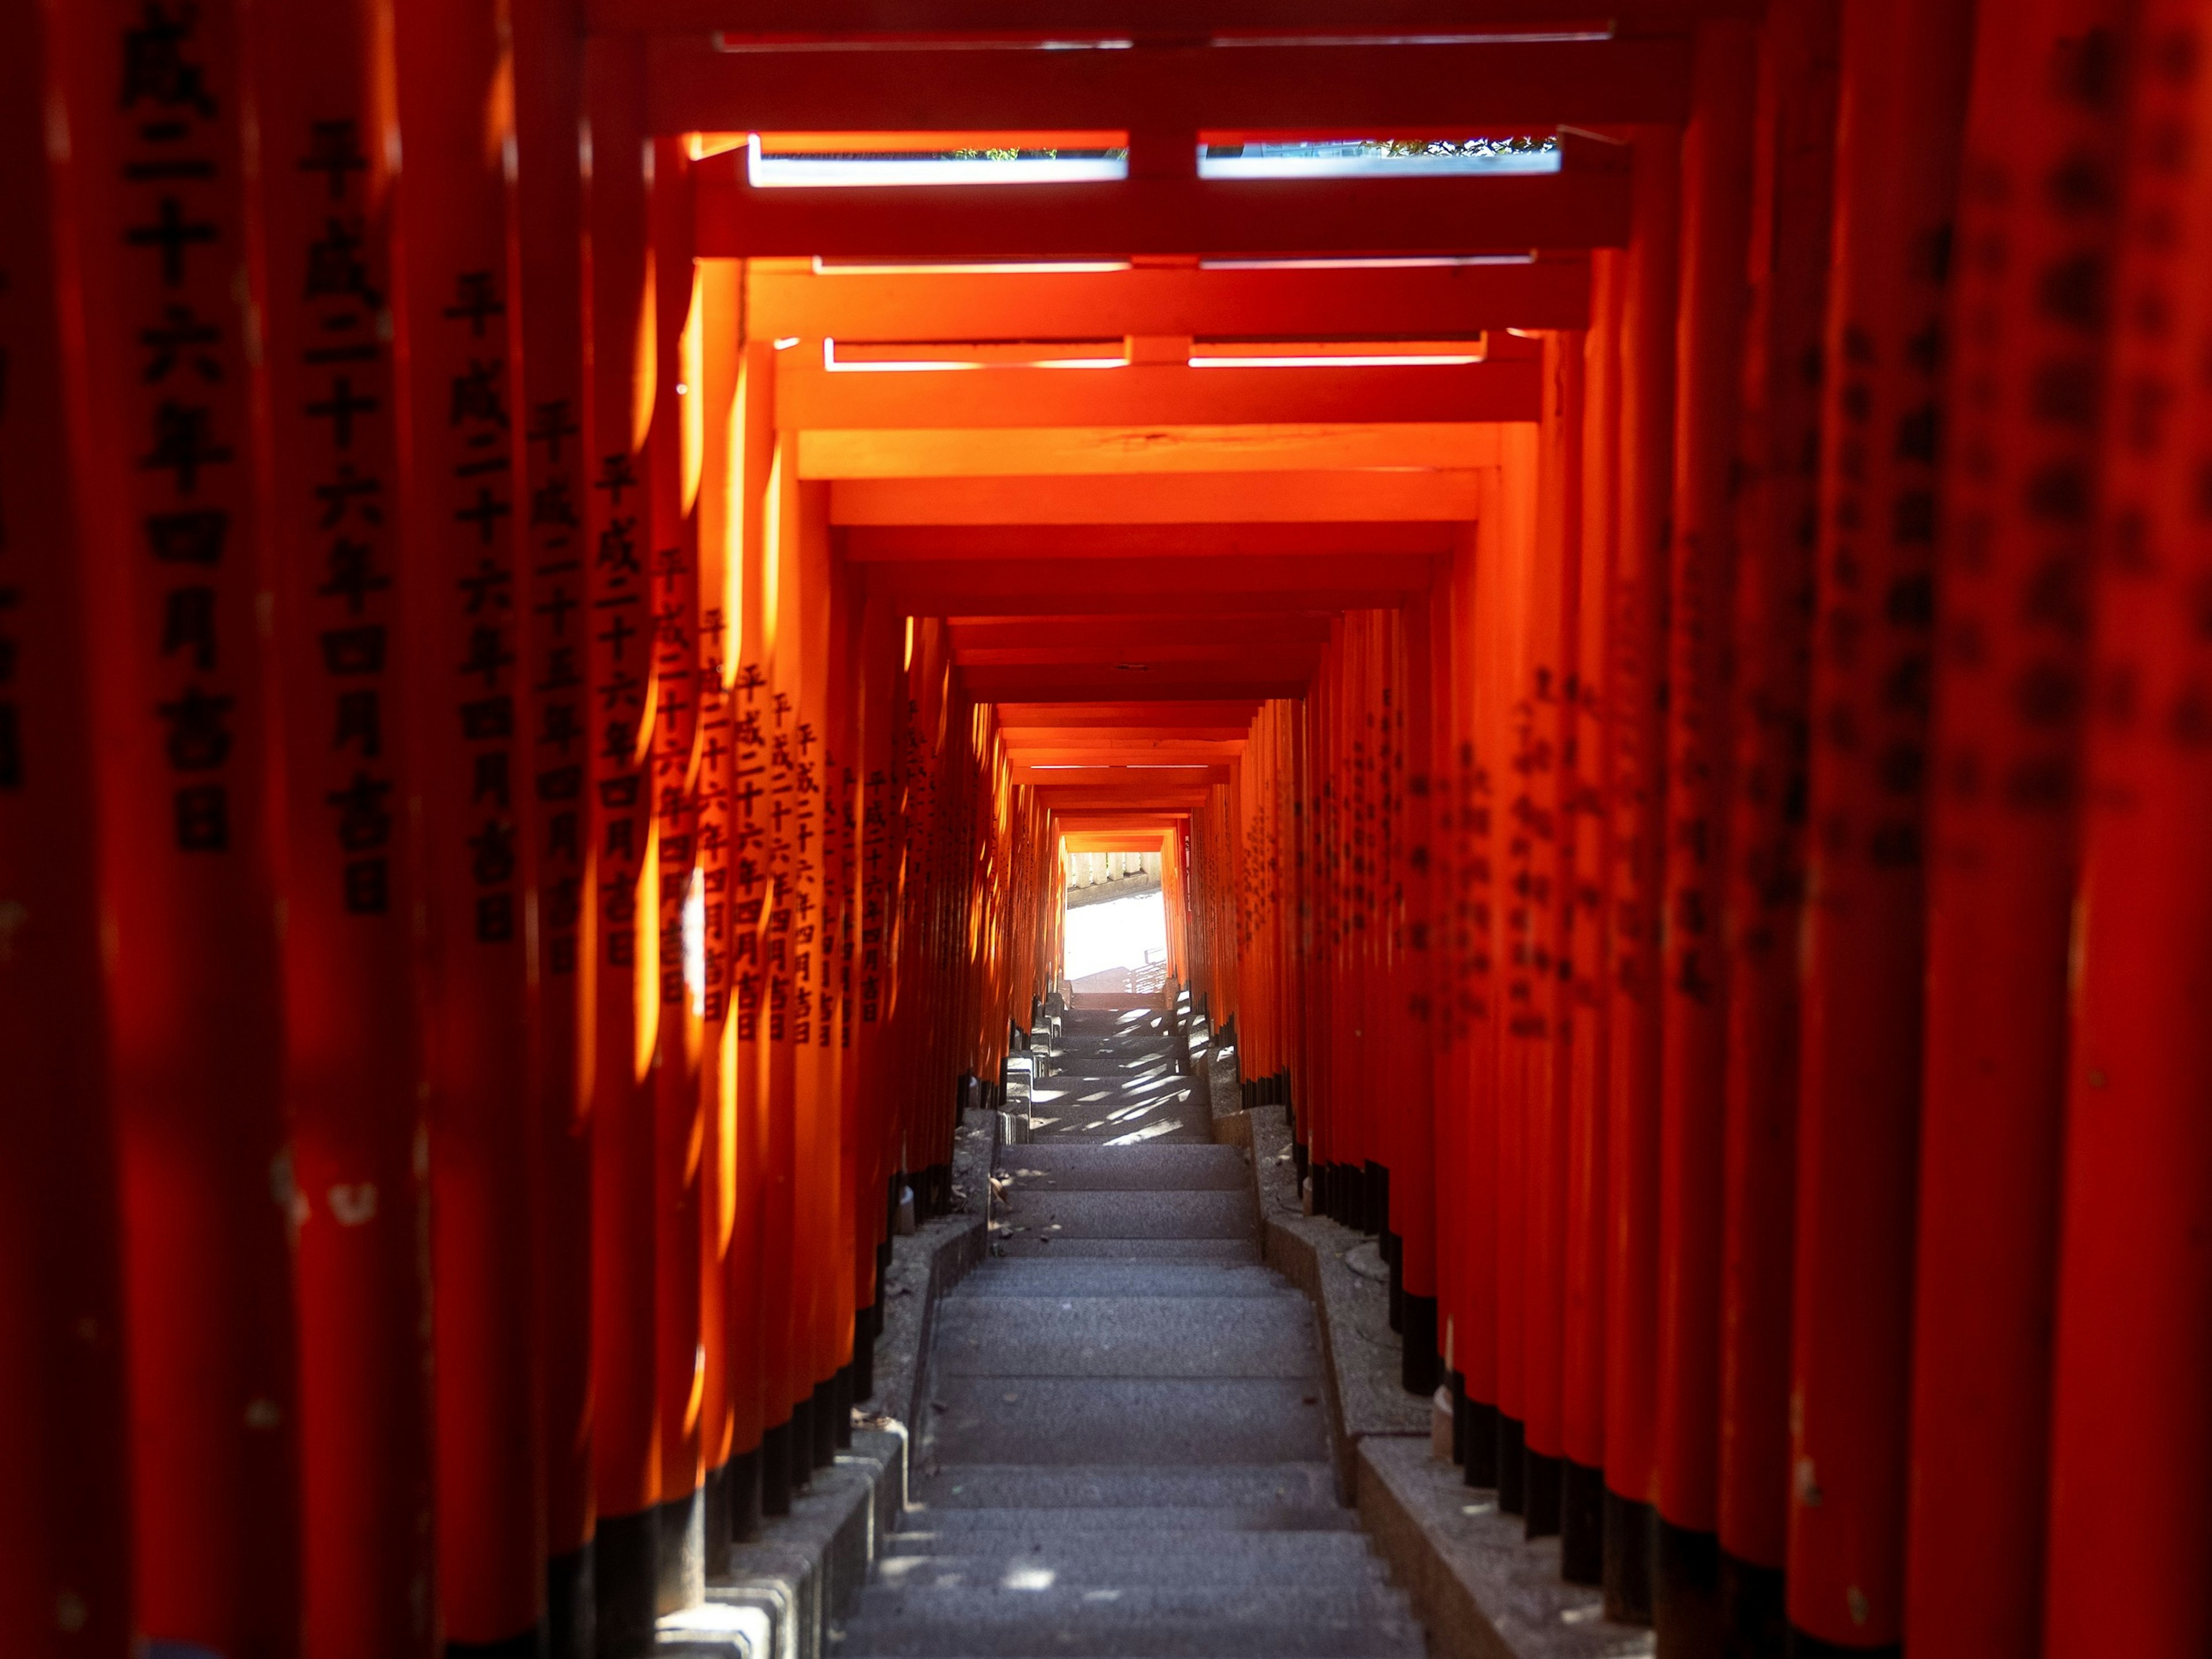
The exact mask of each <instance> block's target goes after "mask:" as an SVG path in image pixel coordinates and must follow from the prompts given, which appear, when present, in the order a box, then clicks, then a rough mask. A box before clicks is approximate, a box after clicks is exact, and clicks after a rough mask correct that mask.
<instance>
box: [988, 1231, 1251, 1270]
mask: <svg viewBox="0 0 2212 1659" xmlns="http://www.w3.org/2000/svg"><path fill="white" fill-rule="evenodd" d="M993 1238H994V1243H995V1244H996V1247H997V1249H998V1251H999V1254H1000V1255H1001V1256H1004V1257H1016V1258H1024V1259H1027V1258H1033V1257H1038V1256H1046V1255H1053V1256H1059V1257H1061V1258H1067V1257H1077V1258H1089V1259H1092V1260H1101V1261H1219V1262H1225V1263H1230V1264H1242V1265H1243V1266H1247V1267H1249V1266H1254V1265H1256V1264H1257V1263H1258V1261H1259V1260H1260V1247H1259V1245H1258V1244H1257V1243H1255V1242H1253V1241H1251V1240H1249V1239H1236V1238H1065V1237H1063V1236H1062V1235H1061V1234H1059V1233H1038V1232H1035V1231H1022V1232H1018V1233H1000V1234H994V1235H993ZM1055 1240H1060V1242H1059V1243H1054V1241H1055Z"/></svg>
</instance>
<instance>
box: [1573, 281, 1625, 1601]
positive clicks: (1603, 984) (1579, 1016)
mask: <svg viewBox="0 0 2212 1659" xmlns="http://www.w3.org/2000/svg"><path fill="white" fill-rule="evenodd" d="M1590 274H1591V295H1590V326H1589V332H1588V333H1587V334H1586V335H1585V336H1584V337H1583V428H1582V433H1581V441H1582V451H1583V459H1582V489H1583V502H1582V526H1581V527H1582V547H1581V551H1580V557H1579V561H1578V568H1577V571H1576V578H1577V595H1576V600H1575V606H1574V617H1575V636H1574V652H1573V656H1574V674H1573V676H1572V678H1571V680H1570V681H1569V682H1568V684H1567V687H1566V690H1565V703H1566V707H1565V711H1564V712H1565V732H1564V734H1563V748H1562V754H1561V764H1562V767H1563V769H1564V772H1565V776H1564V778H1563V780H1562V792H1561V811H1562V814H1563V822H1564V826H1565V833H1566V834H1567V836H1568V837H1569V844H1568V846H1567V848H1565V854H1564V858H1563V862H1562V866H1561V878H1562V880H1563V882H1565V891H1564V892H1563V894H1562V895H1561V898H1562V904H1563V908H1564V910H1565V952H1566V969H1567V971H1566V975H1565V979H1564V981H1563V982H1564V984H1565V989H1566V1006H1565V1010H1564V1013H1563V1018H1565V1019H1566V1020H1567V1022H1568V1024H1569V1027H1570V1035H1569V1037H1568V1048H1569V1076H1568V1080H1567V1103H1566V1113H1567V1146H1566V1188H1565V1264H1564V1268H1563V1291H1562V1294H1563V1296H1564V1297H1565V1308H1564V1310H1563V1330H1562V1334H1561V1374H1562V1392H1561V1400H1560V1447H1561V1456H1562V1458H1563V1460H1564V1462H1563V1465H1562V1468H1561V1470H1560V1492H1559V1557H1560V1566H1559V1570H1560V1573H1561V1576H1563V1577H1565V1578H1566V1579H1567V1581H1568V1582H1569V1583H1583V1584H1595V1583H1601V1582H1603V1578H1604V1571H1605V1553H1604V1552H1605V1376H1606V1370H1605V1318H1606V1303H1605V1270H1606V1228H1607V1224H1608V1220H1609V1217H1608V1215H1607V1207H1606V1206H1607V1193H1606V1168H1607V1158H1606V1127H1607V1123H1606V1115H1607V1113H1606V1107H1607V1101H1606V1087H1607V1075H1608V1055H1609V1052H1610V1048H1609V1041H1610V1032H1609V1027H1608V1021H1607V1014H1608V1012H1610V1006H1609V1005H1610V1001H1611V999H1610V996H1609V992H1610V988H1611V985H1612V968H1613V957H1612V949H1611V939H1610V933H1609V930H1608V929H1607V904H1606V882H1607V875H1608V873H1609V872H1610V870H1611V868H1612V861H1613V812H1612V797H1611V788H1610V785H1611V778H1612V765H1611V760H1612V752H1613V744H1612V733H1611V729H1610V727H1609V726H1608V724H1607V719H1608V714H1609V712H1610V710H1609V704H1608V693H1609V688H1610V685H1611V641H1612V633H1613V571H1614V563H1615V547H1616V544H1617V541H1618V538H1619V534H1620V511H1619V507H1620V455H1619V445H1620V303H1621V256H1620V253H1619V252H1616V251H1614V250H1612V249H1600V250H1598V251H1597V252H1595V253H1594V254H1593V255H1592V256H1591V273H1590Z"/></svg>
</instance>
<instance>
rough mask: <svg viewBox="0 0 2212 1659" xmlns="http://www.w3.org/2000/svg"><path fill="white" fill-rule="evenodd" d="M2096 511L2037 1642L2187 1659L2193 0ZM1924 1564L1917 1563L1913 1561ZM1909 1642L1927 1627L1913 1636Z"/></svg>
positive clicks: (2203, 1467)
mask: <svg viewBox="0 0 2212 1659" xmlns="http://www.w3.org/2000/svg"><path fill="white" fill-rule="evenodd" d="M2137 27H2138V30H2139V39H2140V41H2141V57H2140V58H2139V59H2138V64H2139V68H2138V69H2137V70H2136V74H2135V75H2134V76H2133V77H2132V79H2133V81H2134V103H2135V114H2134V118H2133V125H2134V137H2133V138H2132V139H2131V142H2130V179H2129V189H2128V192H2127V201H2126V219H2125V222H2124V227H2123V230H2122V234H2121V237H2120V239H2119V241H2118V247H2119V258H2118V283H2117V284H2116V289H2117V293H2116V304H2115V306H2114V318H2115V322H2116V325H2117V326H2116V332H2115V339H2114V369H2115V374H2114V378H2113V380H2112V391H2113V397H2114V401H2113V405H2112V431H2111V435H2110V441H2109V443H2108V445H2107V446H2106V459H2105V484H2106V510H2105V512H2104V514H2103V519H2102V526H2101V530H2100V538H2099V544H2098V547H2097V558H2096V561H2095V563H2094V565H2093V578H2092V586H2091V590H2090V603H2091V605H2092V606H2093V611H2094V615H2095V622H2094V631H2093V645H2092V651H2091V659H2090V673H2089V696H2088V702H2087V707H2088V710H2089V715H2088V721H2087V755H2086V775H2085V782H2086V793H2085V802H2086V811H2085V812H2084V815H2083V822H2082V853H2081V857H2082V871H2081V884H2080V888H2079V897H2078V900H2077V906H2078V908H2077V909H2076V911H2075V915H2076V916H2077V918H2078V921H2077V922H2076V924H2075V927H2076V931H2075V941H2074V957H2073V961H2074V970H2073V972H2074V983H2073V997H2074V1006H2073V1015H2074V1018H2073V1024H2072V1030H2071V1033H2070V1037H2071V1052H2070V1054H2069V1063H2068V1067H2067V1077H2066V1091H2067V1093H2066V1115H2065V1141H2064V1163H2063V1170H2064V1173H2063V1200H2062V1203H2061V1207H2060V1212H2059V1218H2058V1229H2057V1237H2058V1240H2059V1255H2058V1297H2057V1331H2056V1337H2055V1342H2054V1347H2055V1362H2056V1363H2055V1366H2054V1374H2053V1378H2052V1384H2051V1419H2052V1424H2051V1442H2050V1445H2051V1485H2050V1527H2049V1531H2048V1534H2047V1537H2046V1541H2045V1549H2044V1555H2043V1559H2044V1562H2045V1567H2044V1572H2045V1583H2044V1630H2043V1648H2042V1650H2043V1652H2045V1654H2047V1655H2049V1656H2051V1659H2081V1656H2086V1655H2088V1654H2092V1653H2125V1652H2137V1653H2192V1652H2202V1651H2203V1650H2205V1648H2206V1646H2207V1645H2208V1644H2212V1616H2208V1613H2207V1607H2206V1602H2205V1599H2204V1596H2203V1591H2202V1577H2201V1575H2200V1574H2198V1572H2197V1570H2196V1567H2195V1565H2194V1564H2195V1563H2196V1562H2197V1561H2198V1560H2200V1559H2202V1558H2203V1553H2204V1551H2205V1549H2206V1547H2207V1528H2206V1523H2205V1515H2204V1510H2203V1491H2204V1482H2205V1480H2206V1477H2207V1474H2208V1473H2212V1436H2208V1425H2207V1421H2206V1419H2205V1416H2204V1413H2203V1412H2202V1411H2201V1410H2199V1409H2198V1407H2199V1404H2200V1403H2201V1401H2203V1397H2204V1393H2205V1390H2206V1388H2207V1386H2208V1382H2212V1346H2208V1342H2207V1337H2208V1334H2212V1322H2207V1320H2206V1319H2205V1317H2204V1310H2205V1309H2206V1307H2207V1306H2208V1304H2212V1275H2208V1272H2207V1267H2208V1263H2207V1257H2206V1252H2205V1249H2204V1243H2203V1227H2204V1218H2205V1216H2206V1214H2207V1212H2208V1211H2212V1179H2208V1176H2212V1139H2208V1133H2207V1128H2208V1123H2207V1118H2206V1115H2205V1112H2204V1109H2203V1103H2204V1099H2205V1080H2206V1079H2207V1078H2208V1076H2212V1048H2208V1045H2207V1040H2206V1039H2207V1027H2206V1024H2205V1021H2204V1019H2203V1000H2204V994H2205V986H2206V982H2207V967H2208V964H2207V962H2206V957H2205V942H2206V939H2207V938H2208V933H2207V921H2208V905H2207V899H2208V896H2212V894H2209V893H2208V886H2207V881H2206V870H2205V864H2204V860H2203V840H2202V838H2203V823H2204V813H2205V811H2206V808H2207V805H2209V804H2212V769H2208V768H2207V765H2206V760H2205V755H2206V743H2205V731H2206V722H2205V720H2204V714H2203V711H2204V708H2205V702H2204V693H2205V685H2206V671H2207V663H2206V653H2205V640H2206V636H2205V632H2204V629H2203V615H2204V612H2203V595H2204V594H2205V593H2206V592H2208V591H2212V561H2208V558H2207V547H2206V542H2205V538H2204V520H2203V495H2202V493H2201V481H2202V476H2203V475H2202V473H2201V471H2200V470H2199V459H2198V458H2200V457H2201V456H2202V455H2203V435H2204V434H2205V432H2206V430H2207V410H2206V396H2205V388H2204V385H2203V378H2202V376H2201V375H2200V374H2197V373H2195V372H2193V367H2192V366H2194V365H2197V364H2200V363H2201V362H2203V352H2204V350H2205V349H2206V346H2207V343H2208V342H2212V309H2208V306H2207V303H2206V294H2205V288H2204V265H2205V259H2206V256H2207V250H2208V249H2212V174H2208V173H2207V171H2206V168H2205V164H2204V161H2203V144H2204V138H2205V134H2206V132H2207V131H2208V130H2209V129H2208V122H2207V116H2208V110H2207V106H2206V103H2205V82H2204V72H2203V53H2204V51H2205V48H2206V46H2207V44H2208V42H2207V40H2206V37H2205V32H2204V19H2203V12H2202V10H2201V9H2199V8H2197V7H2194V6H2180V5H2172V4H2167V3H2164V0H2159V3H2154V4H2147V5H2146V6H2145V7H2144V8H2143V9H2142V13H2141V15H2140V19H2139V21H2138V24H2137ZM1915 1565H1916V1567H1917V1565H1918V1562H1917V1559H1916V1561H1915ZM1915 1634H1916V1636H1917V1626H1916V1631H1915Z"/></svg>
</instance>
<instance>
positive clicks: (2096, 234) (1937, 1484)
mask: <svg viewBox="0 0 2212 1659" xmlns="http://www.w3.org/2000/svg"><path fill="white" fill-rule="evenodd" d="M2134 10H2135V8H2134V7H2133V6H2124V5H2118V4H2114V3H2111V0H2102V3H2081V0H2072V3H2063V0H2050V3H2042V4H2037V5H2033V6H2027V7H2022V8H2019V9H2015V10H2011V11H2008V12H2003V13H1998V12H1991V11H1988V10H1984V11H1983V12H1982V13H1981V14H1980V16H1979V21H1978V26H1977V29H1976V44H1975V54H1974V88H1973V101H1972V107H1971V109H1970V111H1969V113H1968V118H1967V130H1966V151H1965V156H1964V159H1963V162H1962V166H1961V174H1962V179H1961V190H1960V221H1959V234H1958V238H1957V253H1956V255H1955V256H1954V257H1955V258H1956V275H1955V276H1954V278H1953V282H1954V311H1953V313H1952V314H1953V319H1954V325H1953V330H1952V337H1953V340H1954V347H1953V356H1952V360H1951V365H1950V371H1951V383H1950V384H1951V398H1950V402H1949V409H1950V415H1949V421H1950V432H1949V436H1948V446H1949V448H1948V454H1947V456H1946V466H1945V473H1944V480H1945V499H1944V513H1945V523H1944V528H1943V538H1944V543H1943V565H1942V583H1941V585H1940V587H1939V590H1938V596H1937V597H1938V605H1937V616H1936V627H1937V634H1936V640H1937V645H1936V732H1935V740H1934V750H1933V752H1934V764H1933V770H1932V774H1931V783H1932V791H1931V795H1930V799H1929V811H1930V819H1929V863H1928V1004H1927V1018H1928V1032H1927V1060H1926V1071H1925V1073H1924V1077H1925V1092H1924V1095H1923V1105H1922V1113H1923V1116H1922V1121H1921V1138H1920V1150H1921V1168H1920V1212H1919V1217H1918V1222H1917V1258H1918V1259H1917V1276H1916V1279H1917V1282H1916V1287H1915V1297H1914V1303H1915V1313H1914V1335H1913V1402H1912V1435H1911V1439H1912V1465H1911V1468H1912V1474H1911V1511H1910V1524H1909V1527H1908V1529H1907V1530H1908V1536H1909V1540H1910V1542H1909V1545H1908V1548H1909V1552H1910V1553H1909V1555H1908V1558H1907V1562H1906V1568H1905V1641H1906V1642H1907V1644H1909V1645H1910V1647H1911V1650H1912V1652H1913V1653H1915V1654H1916V1655H1923V1656H1947V1655H1964V1654H1966V1653H1967V1652H1969V1651H1972V1650H1981V1651H1987V1650H1988V1649H1989V1648H1990V1646H1993V1645H1994V1646H1998V1647H2002V1648H2007V1649H2010V1650H2014V1651H2016V1652H2032V1651H2034V1650H2036V1648H2037V1646H2038V1641H2039V1636H2040V1633H2041V1618H2040V1613H2041V1605H2040V1604H2041V1600H2042V1581H2043V1574H2042V1571H2041V1563H2042V1543H2043V1534H2044V1520H2045V1513H2046V1511H2045V1503H2044V1498H2045V1481H2046V1477H2047V1474H2048V1469H2049V1463H2048V1458H2047V1455H2046V1447H2047V1444H2048V1437H2049V1433H2050V1370H2049V1356H2050V1352H2051V1299H2052V1295H2053V1282H2054V1281H2053V1273H2054V1265H2055V1261H2056V1255H2057V1226H2058V1201H2059V1197H2058V1195H2059V1152H2060V1146H2061V1140H2062V1133H2063V1131H2062V1123H2063V1103H2064V1098H2065V1081H2066V1074H2067V1058H2066V1012H2067V956H2068V950H2069V944H2070V941H2071V935H2072V927H2073V916H2074V902H2075V890H2076V889H2075V877H2076V847H2077V831H2078V817H2077V814H2078V811H2079V809H2080V805H2081V794H2080V789H2079V783H2078V779H2079V774H2080V738H2081V727H2080V714H2081V708H2082V696H2081V690H2082V683H2083V678H2084V670H2085V668H2086V666H2087V663H2086V648H2087V611H2086V606H2085V600H2084V597H2083V596H2084V587H2085V583H2086V581H2087V575H2088V572H2089V569H2090V563H2091V560H2090V547H2091V542H2092V538H2093V535H2094V532H2095V525H2094V513H2095V510H2096V502H2097V495H2098V489H2097V469H2098V465H2099V462H2100V459H2101V458H2100V422H2099V416H2100V400H2099V395H2098V394H2099V392H2100V390H2101V387H2102V385H2103V383H2104V377H2105V374H2106V349H2105V348H2106V343H2107V339H2108V332H2107V324H2108V313H2107V311H2106V305H2105V301H2104V295H2105V293H2106V284H2107V283H2108V282H2109V280H2110V274H2111V273H2110V261H2111V257H2112V246H2113V243H2114V240H2115V235H2114V233H2115V231H2116V229H2117V228H2118V222H2119V211H2118V209H2119V203H2120V199H2121V191H2120V186H2119V173H2120V167H2121V165H2122V153H2123V149H2124V144H2123V137H2124V124H2123V101H2122V100H2123V99H2124V94H2125V89H2126V81H2125V78H2124V75H2123V74H2122V72H2121V71H2122V67H2123V63H2124V52H2125V46H2126V41H2125V35H2126V30H2127V26H2128V23H2129V21H2130V17H2131V16H2132V15H2133V12H2134ZM2069 181H2075V182H2073V183H2071V184H2070V185H2069ZM2066 295H2075V296H2077V297H2075V298H2073V299H2071V300H2067V299H2065V298H2064V297H2063V296H2066ZM2054 296H2057V297H2058V299H2059V302H2057V303H2054ZM2160 355H2161V356H2163V353H2162V352H2161V354H2160ZM2161 367H2162V365H2161ZM2065 388H2070V389H2072V390H2071V392H2069V394H2068V395H2067V396H2058V395H2054V393H2055V390H2057V389H2065ZM2149 1645H2150V1646H2155V1645H2157V1644H2156V1643H2154V1642H2153V1643H2150V1644H2149Z"/></svg>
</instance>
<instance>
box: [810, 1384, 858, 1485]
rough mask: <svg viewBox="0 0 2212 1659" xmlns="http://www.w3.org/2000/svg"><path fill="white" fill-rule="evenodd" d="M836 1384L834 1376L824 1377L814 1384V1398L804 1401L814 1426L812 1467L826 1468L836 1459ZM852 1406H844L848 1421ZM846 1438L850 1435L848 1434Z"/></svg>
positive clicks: (850, 1416)
mask: <svg viewBox="0 0 2212 1659" xmlns="http://www.w3.org/2000/svg"><path fill="white" fill-rule="evenodd" d="M836 1395H837V1384H836V1379H835V1378H825V1379H824V1380H823V1381H822V1382H819V1383H816V1384H815V1385H814V1398H813V1399H811V1400H810V1401H807V1402H806V1407H807V1416H808V1418H809V1419H810V1420H811V1423H812V1424H813V1426H814V1467H815V1468H817V1469H826V1468H829V1466H830V1465H831V1464H832V1463H835V1462H836V1461H837V1401H836ZM852 1415H853V1408H852V1407H850V1406H848V1407H846V1408H845V1416H846V1419H847V1420H848V1421H849V1420H850V1419H851V1418H852ZM850 1438H851V1436H850V1435H849V1434H848V1436H847V1439H848V1440H849V1439H850Z"/></svg>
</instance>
